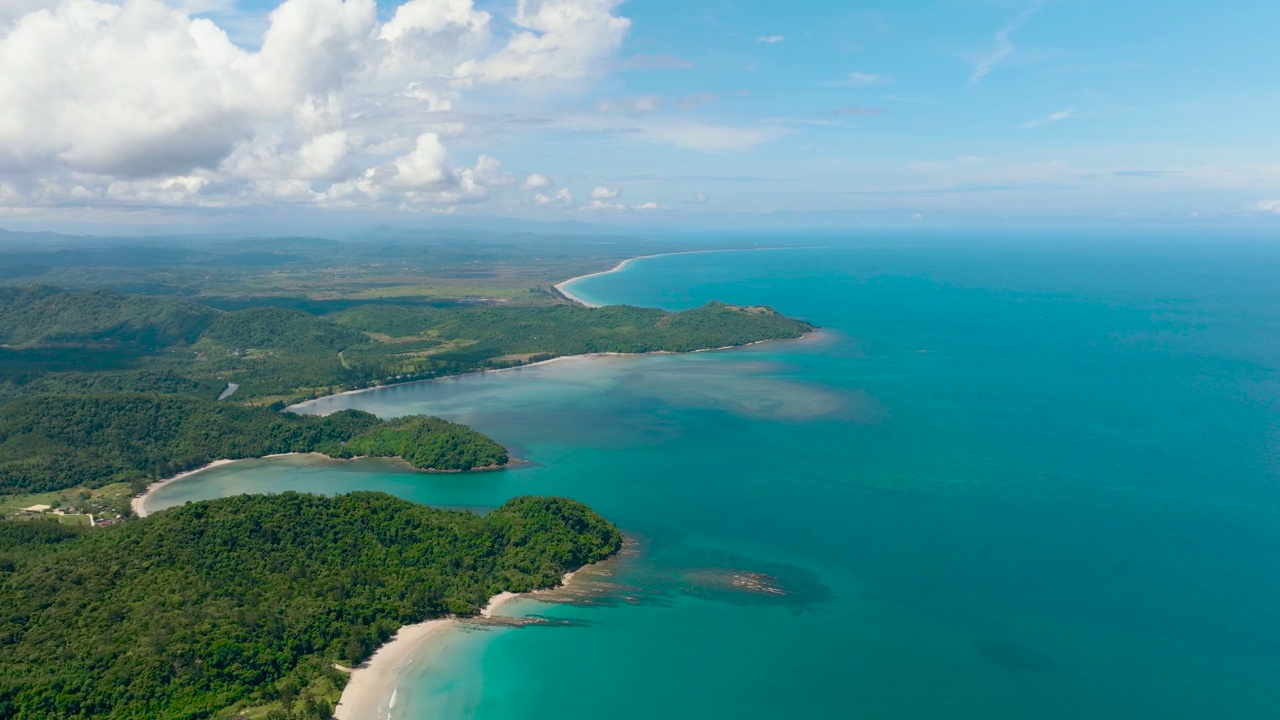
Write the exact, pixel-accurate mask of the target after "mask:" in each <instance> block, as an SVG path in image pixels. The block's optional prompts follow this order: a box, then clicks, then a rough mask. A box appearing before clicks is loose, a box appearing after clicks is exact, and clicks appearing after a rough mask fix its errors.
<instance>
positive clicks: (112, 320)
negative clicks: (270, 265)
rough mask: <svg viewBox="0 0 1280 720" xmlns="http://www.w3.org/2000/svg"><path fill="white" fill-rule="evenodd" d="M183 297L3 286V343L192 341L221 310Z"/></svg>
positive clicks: (0, 328) (144, 344) (0, 309)
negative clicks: (172, 298) (178, 298)
mask: <svg viewBox="0 0 1280 720" xmlns="http://www.w3.org/2000/svg"><path fill="white" fill-rule="evenodd" d="M217 314H218V313H217V311H216V310H214V309H213V308H209V307H205V306H203V305H197V304H196V303H192V302H187V301H185V300H170V299H166V298H155V297H146V296H141V295H118V294H116V293H112V292H107V291H105V290H86V291H82V292H63V291H61V290H59V289H57V288H53V287H47V286H42V285H32V286H29V287H24V288H0V345H11V346H19V347H21V346H24V345H34V344H39V343H46V344H69V343H82V344H97V345H137V346H141V347H167V346H170V345H175V344H178V343H189V342H192V341H194V340H195V339H196V337H198V336H199V335H200V333H201V332H202V331H203V330H204V329H205V328H206V327H208V325H209V323H210V322H212V321H213V319H214V317H215V316H216V315H217Z"/></svg>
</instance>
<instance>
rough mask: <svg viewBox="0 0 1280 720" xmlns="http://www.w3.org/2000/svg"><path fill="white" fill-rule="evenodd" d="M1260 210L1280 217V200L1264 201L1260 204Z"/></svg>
mask: <svg viewBox="0 0 1280 720" xmlns="http://www.w3.org/2000/svg"><path fill="white" fill-rule="evenodd" d="M1258 209H1259V210H1261V211H1262V212H1269V213H1275V214H1277V215H1280V200H1263V201H1261V202H1259V203H1258Z"/></svg>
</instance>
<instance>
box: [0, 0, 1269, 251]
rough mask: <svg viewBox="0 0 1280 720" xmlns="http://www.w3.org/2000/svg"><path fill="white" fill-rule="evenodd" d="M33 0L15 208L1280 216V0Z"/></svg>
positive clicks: (0, 96) (915, 217)
mask: <svg viewBox="0 0 1280 720" xmlns="http://www.w3.org/2000/svg"><path fill="white" fill-rule="evenodd" d="M16 1H17V2H19V3H24V2H25V3H28V5H29V8H27V9H28V10H31V11H34V12H37V13H41V12H42V13H44V14H46V15H47V16H48V18H47V22H43V23H37V22H34V21H33V18H34V16H32V15H30V14H24V11H23V10H22V9H19V10H17V11H10V13H11V14H12V15H15V17H9V18H6V17H5V16H4V15H3V14H0V28H4V27H5V26H6V25H7V26H8V29H7V30H0V33H3V34H0V58H5V59H8V60H10V61H12V63H10V64H11V65H12V66H14V67H19V66H24V65H25V67H26V68H28V71H27V72H25V73H23V74H22V76H23V77H24V78H28V79H23V80H15V79H14V77H10V78H9V79H8V80H4V79H0V102H5V101H7V103H5V104H6V106H20V107H21V108H22V109H23V111H24V113H25V116H24V113H19V114H18V116H17V119H16V120H14V119H13V118H11V119H10V121H9V122H8V124H9V127H7V128H6V121H4V120H0V208H7V210H0V213H3V214H0V224H2V223H4V222H5V216H6V214H7V215H8V216H10V217H11V219H13V220H15V221H22V222H38V221H39V219H40V218H44V217H49V216H51V215H54V214H57V215H59V216H63V217H65V216H66V215H67V214H68V213H71V214H72V215H75V216H77V217H82V218H86V219H92V218H99V217H100V218H103V219H110V218H117V219H119V218H127V219H131V220H132V221H137V220H138V219H139V218H143V217H177V216H185V215H191V214H193V213H194V214H196V215H197V216H207V215H210V214H215V213H218V212H222V213H231V214H234V213H244V212H253V213H257V214H263V213H266V214H270V213H272V212H279V213H281V214H289V213H294V214H296V213H300V212H311V211H314V212H318V213H342V212H346V213H359V214H361V217H366V216H367V217H377V216H387V217H399V216H410V217H412V216H414V215H437V214H472V215H503V216H511V217H529V218H538V219H547V220H556V219H580V220H589V221H594V222H607V223H610V224H628V223H640V224H643V223H647V224H653V223H660V224H661V223H665V224H668V225H673V226H679V225H681V224H691V225H692V224H701V225H708V224H711V225H714V224H716V223H717V222H730V221H731V220H735V219H736V221H742V219H743V218H748V219H749V218H751V217H753V216H757V215H760V214H771V215H773V216H775V217H785V218H789V219H794V220H795V222H803V221H804V218H805V217H810V216H812V217H817V216H824V215H825V216H830V215H831V214H833V213H834V214H835V215H836V216H838V217H846V218H850V219H851V220H852V219H856V218H858V217H865V218H876V219H878V220H880V221H886V222H898V221H900V222H904V223H909V222H920V221H936V220H939V219H945V218H955V219H961V218H963V219H965V220H966V221H976V220H983V219H985V220H988V221H990V222H993V223H998V222H1001V221H1005V220H1009V219H1017V220H1029V221H1035V220H1037V219H1039V220H1041V221H1044V222H1050V221H1054V220H1060V219H1062V218H1075V219H1085V220H1090V221H1106V220H1131V219H1152V220H1160V221H1165V222H1167V221H1175V220H1201V221H1204V220H1212V219H1215V218H1217V219H1223V220H1231V221H1233V222H1234V221H1239V220H1240V219H1242V218H1243V219H1247V220H1249V221H1251V222H1258V223H1266V222H1272V221H1273V219H1274V220H1275V221H1280V141H1277V133H1276V122H1277V118H1278V117H1280V113H1278V112H1277V111H1278V110H1280V77H1277V75H1276V69H1277V68H1280V50H1277V47H1280V43H1277V42H1276V41H1275V38H1276V37H1278V36H1280V33H1278V31H1280V3H1274V2H1255V1H1252V0H1239V1H1237V2H1232V3H1202V2H1183V1H1181V0H1173V1H1170V2H1162V3H1156V2H1125V3H1115V2H1102V1H1100V0H1044V1H1042V2H1036V1H1034V0H1031V1H1021V0H1010V1H1007V2H1006V1H995V0H991V1H986V0H938V1H935V2H898V3H890V2H849V3H833V2H817V1H813V0H795V1H793V2H788V3H777V2H758V1H757V2H740V1H735V2H726V1H723V0H710V1H707V0H689V1H686V2H680V3H673V2H669V1H664V2H658V1H657V0H630V1H629V2H625V3H619V2H616V0H525V1H524V2H523V3H517V2H515V1H512V2H486V1H483V0H476V2H475V3H474V5H473V4H472V2H471V0H414V2H413V3H411V4H410V5H411V7H410V8H408V9H406V8H405V7H402V6H403V5H404V3H399V2H386V1H385V0H383V1H382V2H379V3H378V5H377V7H376V9H375V8H373V7H372V6H371V5H370V6H367V7H365V5H367V4H368V3H369V2H370V0H346V2H345V3H344V2H342V0H290V1H289V5H290V6H289V7H287V8H279V5H280V3H278V2H274V1H268V0H241V1H240V2H238V3H235V2H233V1H232V0H168V7H167V8H166V9H165V11H166V12H168V13H169V14H165V12H161V11H160V10H159V9H158V8H157V6H158V5H160V4H161V2H162V0H127V1H125V2H123V6H124V7H117V6H120V5H121V4H122V3H121V2H115V3H94V2H93V0H76V2H78V3H80V4H81V5H94V6H95V7H97V8H98V10H97V11H96V12H97V14H95V15H92V17H93V18H94V21H93V22H92V23H89V28H90V29H89V30H88V31H83V30H78V31H77V32H82V33H83V32H88V33H89V35H84V34H81V35H76V34H74V33H72V32H71V31H63V30H58V21H59V20H63V21H65V22H64V25H66V26H67V27H70V26H71V25H74V24H75V23H73V22H72V20H74V19H76V18H77V17H79V18H80V19H81V21H82V22H80V23H79V25H77V27H82V26H85V23H84V22H83V16H84V13H86V12H87V11H86V9H85V7H76V8H69V7H68V5H60V4H59V2H57V1H55V0H47V1H46V0H16ZM131 5H136V6H137V7H130V6H131ZM286 10H287V12H286ZM409 10H413V12H412V13H410V12H409ZM144 11H145V12H144ZM273 11H275V15H272V14H271V13H272V12H273ZM75 13H81V15H80V16H77V15H76V14H75ZM113 13H114V14H113ZM397 13H399V14H397ZM411 16H412V17H411ZM459 18H462V19H459ZM565 18H568V20H566V19H565ZM37 19H38V18H37ZM192 19H194V22H193V21H192ZM202 23H204V24H202ZM209 27H214V28H216V29H217V31H218V32H221V33H225V37H226V43H228V44H229V46H231V48H230V49H228V48H225V47H222V46H221V45H217V43H212V44H211V43H210V42H204V43H203V44H201V41H199V38H200V37H202V35H201V34H202V33H204V32H205V31H206V30H208V28H209ZM334 28H338V30H334ZM388 28H400V29H399V30H395V31H389V30H388ZM269 29H270V31H271V32H274V33H276V35H277V37H276V39H275V40H272V39H270V38H271V36H270V35H264V33H267V32H268V30H269ZM144 31H145V32H144ZM143 36H146V37H150V38H156V37H162V38H169V39H171V40H172V42H166V43H157V46H158V47H159V49H157V50H155V51H154V52H151V51H148V52H141V53H133V54H132V55H131V56H129V57H125V58H122V59H120V60H119V61H114V62H106V63H104V62H103V60H104V57H105V56H104V55H102V54H95V53H94V52H92V48H93V46H94V43H95V42H98V41H101V42H102V43H103V47H112V46H111V45H110V43H112V42H114V43H115V44H116V45H120V44H126V45H127V44H128V43H129V42H130V40H139V38H141V37H143ZM193 37H194V38H197V40H196V41H193V40H192V38H193ZM264 37H265V38H267V39H266V40H264ZM316 37H325V38H328V39H327V40H325V42H324V43H318V44H317V43H312V42H310V41H309V40H308V38H311V39H314V38H316ZM334 38H337V39H336V40H335V39H334ZM371 38H372V39H371ZM193 42H194V43H195V44H194V45H191V43H193ZM144 44H145V42H144ZM166 44H167V45H171V46H172V47H168V48H166V47H164V46H165V45H166ZM69 45H74V46H75V47H76V48H78V49H79V48H84V47H86V46H88V47H89V48H90V50H89V51H84V52H83V53H82V54H83V55H84V57H83V58H81V61H83V63H84V66H83V67H84V69H83V71H82V72H79V73H64V72H54V71H53V70H52V69H50V68H49V66H48V65H47V64H46V65H40V64H39V61H40V59H41V57H40V56H41V53H40V52H38V50H40V49H41V48H43V49H45V50H47V51H49V53H50V55H48V57H53V56H54V55H53V54H52V53H54V51H56V50H58V49H59V48H66V47H68V46H69ZM188 45H191V47H187V46H188ZM531 47H532V48H533V49H532V50H531V49H530V48H531ZM33 48H34V49H33ZM191 48H196V50H192V49H191ZM211 48H212V49H211ZM197 50H198V54H199V55H200V57H201V58H202V59H201V61H200V62H198V63H194V64H193V66H192V67H189V68H188V67H183V65H184V62H181V61H178V60H176V59H174V58H177V57H178V56H177V55H174V56H173V57H172V58H170V57H166V56H165V55H164V53H166V52H172V53H185V57H190V55H191V54H192V53H193V52H196V51H197ZM102 52H107V51H106V50H104V51H102ZM283 56H289V57H301V58H303V60H304V61H305V65H306V67H305V69H304V70H298V69H297V68H290V67H287V66H286V65H287V64H285V63H283V62H282V61H279V60H278V59H277V60H272V58H279V57H283ZM104 64H105V65H109V66H111V67H119V68H120V70H119V72H126V71H127V72H132V73H134V74H135V75H139V74H140V77H141V78H142V80H137V81H134V80H130V81H123V82H122V81H119V80H118V79H117V78H115V77H113V76H112V75H111V73H112V71H111V70H103V69H101V66H102V65H104ZM375 65H376V66H377V67H375ZM69 66H70V67H71V68H72V69H75V68H77V67H78V66H77V65H76V63H75V62H71V63H69ZM246 68H248V69H246ZM317 68H319V70H318V69H317ZM33 74H34V76H35V77H34V79H30V78H31V76H32V75H33ZM117 82H119V83H120V84H121V85H122V89H121V91H120V92H119V93H118V94H115V95H114V96H113V95H112V94H111V93H110V92H104V91H102V90H101V88H103V87H113V86H115V85H114V84H115V83H117ZM77 83H83V84H84V85H85V86H91V87H96V88H99V90H98V91H94V92H90V91H87V90H85V89H84V88H83V87H79V86H77ZM184 83H185V84H186V85H188V86H198V87H207V88H209V90H210V92H209V94H208V96H201V97H195V96H183V95H181V94H179V95H178V96H176V97H173V96H170V95H171V94H170V93H169V91H168V90H166V88H173V87H177V86H182V85H183V84H184ZM139 84H141V86H139ZM68 86H70V87H68ZM209 96H212V97H214V98H217V99H216V100H210V99H209ZM45 97H50V98H52V97H57V98H58V101H57V102H55V103H53V105H52V108H53V109H51V110H48V109H46V107H47V106H48V105H49V103H42V98H45ZM68 97H69V98H71V99H70V100H67V99H66V98H68ZM406 98H413V99H412V100H406ZM276 101H278V102H276ZM130 103H136V107H130ZM206 105H207V106H208V107H205V106H206ZM121 106H123V107H124V109H123V110H121ZM192 107H195V108H196V109H194V110H192ZM299 108H307V110H306V112H302V111H300V110H299ZM104 113H105V116H106V117H107V118H113V117H115V115H117V114H119V115H120V117H119V122H110V121H105V122H104V121H103V119H102V118H103V117H104ZM157 118H163V119H164V120H163V121H161V120H160V119H157ZM50 127H52V128H53V132H52V133H50V132H49V128H50ZM35 129H40V130H41V131H42V132H41V134H40V136H39V139H38V140H33V139H32V136H31V133H34V132H35ZM24 132H26V133H28V134H27V135H24V134H23V133H24ZM50 135H52V137H49V136H50ZM6 145H7V147H6ZM33 147H34V149H33ZM6 151H7V152H6ZM10 224H12V223H10Z"/></svg>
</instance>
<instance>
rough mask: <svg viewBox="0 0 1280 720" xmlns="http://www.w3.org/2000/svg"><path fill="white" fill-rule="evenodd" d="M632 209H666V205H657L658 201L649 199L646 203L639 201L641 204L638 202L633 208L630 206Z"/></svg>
mask: <svg viewBox="0 0 1280 720" xmlns="http://www.w3.org/2000/svg"><path fill="white" fill-rule="evenodd" d="M632 209H633V210H666V209H667V207H666V206H664V205H659V204H658V203H656V202H653V201H649V202H647V203H641V204H639V205H636V206H635V207H634V208H632Z"/></svg>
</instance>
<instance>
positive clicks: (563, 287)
mask: <svg viewBox="0 0 1280 720" xmlns="http://www.w3.org/2000/svg"><path fill="white" fill-rule="evenodd" d="M811 247H813V246H809V245H804V246H797V247H767V248H724V249H716V250H681V251H678V252H667V253H654V254H652V255H638V256H636V257H633V258H627V259H626V260H623V261H622V262H620V263H618V264H617V265H614V266H613V267H612V268H609V269H608V270H601V271H600V272H593V273H587V274H586V275H579V276H577V277H571V278H569V279H568V280H562V281H560V282H558V283H556V284H555V285H554V287H555V289H556V290H557V291H558V292H559V293H560V294H561V295H563V296H565V297H566V298H568V299H569V300H571V301H572V302H575V303H578V304H579V305H582V306H584V307H589V308H598V307H603V305H597V304H596V303H593V302H587V301H586V300H583V299H582V298H580V297H578V296H577V295H574V294H573V293H572V292H570V291H569V290H568V289H567V288H568V287H569V286H570V285H572V284H573V283H576V282H578V281H579V280H584V279H586V278H589V277H596V276H597V275H610V274H612V273H616V272H621V271H623V270H625V269H626V267H627V266H628V265H630V264H631V263H633V262H635V261H637V260H648V259H650V258H660V257H670V256H672V255H705V254H708V253H730V252H761V251H764V250H804V249H807V248H811Z"/></svg>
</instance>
